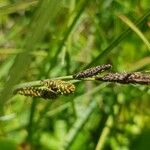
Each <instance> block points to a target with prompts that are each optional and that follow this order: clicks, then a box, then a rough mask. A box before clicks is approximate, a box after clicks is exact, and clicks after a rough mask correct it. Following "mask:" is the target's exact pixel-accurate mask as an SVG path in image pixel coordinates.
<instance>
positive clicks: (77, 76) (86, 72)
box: [73, 64, 112, 79]
mask: <svg viewBox="0 0 150 150" xmlns="http://www.w3.org/2000/svg"><path fill="white" fill-rule="evenodd" d="M111 67H112V66H111V65H110V64H104V65H99V66H96V67H92V68H89V69H86V70H83V71H80V72H78V73H76V74H74V75H73V78H74V79H81V78H87V77H92V76H95V75H97V74H99V73H102V72H104V71H106V70H108V69H110V68H111Z"/></svg>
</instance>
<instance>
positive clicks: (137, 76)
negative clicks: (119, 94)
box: [96, 72, 150, 84]
mask: <svg viewBox="0 0 150 150" xmlns="http://www.w3.org/2000/svg"><path fill="white" fill-rule="evenodd" d="M96 80H100V81H108V82H118V83H122V84H128V83H133V84H135V83H138V84H150V74H143V73H140V72H133V73H108V74H106V75H104V76H103V77H97V78H96Z"/></svg>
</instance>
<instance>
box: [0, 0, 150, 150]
mask: <svg viewBox="0 0 150 150" xmlns="http://www.w3.org/2000/svg"><path fill="white" fill-rule="evenodd" d="M149 16H150V8H149V0H134V1H129V0H126V1H122V0H105V1H103V0H69V1H68V0H62V1H59V0H1V1H0V90H1V93H0V94H1V95H0V113H1V115H0V150H10V149H11V150H18V149H19V150H30V149H35V150H36V149H37V150H38V149H39V150H59V149H65V150H66V149H69V150H80V149H82V150H93V149H96V150H99V149H113V150H116V149H122V150H128V149H132V150H134V149H135V150H147V149H148V148H149V147H150V143H149V141H150V128H149V124H150V118H149V116H150V109H149V108H150V101H149V100H150V89H149V86H148V85H121V84H116V83H111V84H107V83H102V82H94V81H93V82H91V81H81V82H78V83H76V84H75V85H76V91H75V93H74V94H73V95H69V96H61V97H59V98H57V99H56V100H43V99H40V98H30V97H25V96H21V95H15V96H13V95H12V88H13V86H14V85H16V84H18V83H24V82H30V81H36V80H40V79H49V78H54V77H59V76H67V75H71V74H73V73H75V72H76V71H79V70H82V69H84V68H88V67H91V66H96V65H98V64H105V63H110V64H112V65H113V68H112V71H114V72H124V71H127V72H128V71H143V72H145V71H149V69H150V44H149V42H148V41H149V40H150V17H149Z"/></svg>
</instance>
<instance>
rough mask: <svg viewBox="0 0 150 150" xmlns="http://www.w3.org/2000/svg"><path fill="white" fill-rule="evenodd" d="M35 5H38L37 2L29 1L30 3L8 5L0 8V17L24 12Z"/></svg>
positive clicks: (26, 0)
mask: <svg viewBox="0 0 150 150" xmlns="http://www.w3.org/2000/svg"><path fill="white" fill-rule="evenodd" d="M37 3H38V0H30V1H29V0H25V1H22V2H16V3H15V4H10V5H6V6H3V7H0V16H1V15H8V14H11V13H15V12H17V11H20V10H25V9H27V8H29V7H30V6H35V5H37Z"/></svg>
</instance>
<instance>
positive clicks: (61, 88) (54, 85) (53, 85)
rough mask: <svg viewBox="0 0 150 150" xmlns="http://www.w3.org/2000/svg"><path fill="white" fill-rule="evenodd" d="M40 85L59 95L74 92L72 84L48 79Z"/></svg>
mask: <svg viewBox="0 0 150 150" xmlns="http://www.w3.org/2000/svg"><path fill="white" fill-rule="evenodd" d="M41 84H42V85H43V86H46V87H47V88H50V89H51V90H52V91H55V92H56V93H58V94H61V95H67V94H71V93H73V92H74V91H75V86H74V84H72V83H70V82H65V81H62V80H49V79H48V80H43V81H41Z"/></svg>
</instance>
